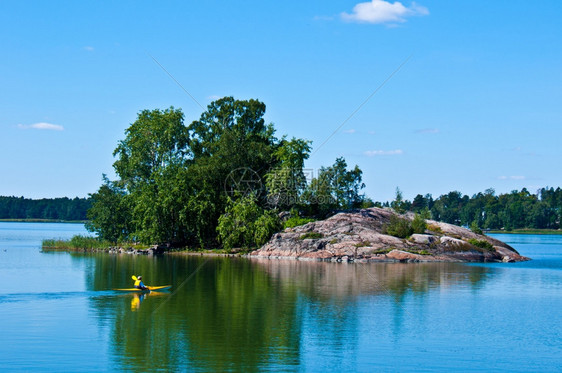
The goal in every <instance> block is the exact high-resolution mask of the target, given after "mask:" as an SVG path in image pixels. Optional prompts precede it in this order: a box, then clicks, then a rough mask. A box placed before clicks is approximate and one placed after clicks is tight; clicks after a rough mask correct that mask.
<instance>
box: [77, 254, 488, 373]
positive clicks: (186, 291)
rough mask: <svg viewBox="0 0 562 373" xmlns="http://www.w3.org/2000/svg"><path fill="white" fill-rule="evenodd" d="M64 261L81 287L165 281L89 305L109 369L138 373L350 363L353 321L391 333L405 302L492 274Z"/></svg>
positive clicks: (434, 266) (452, 267)
mask: <svg viewBox="0 0 562 373" xmlns="http://www.w3.org/2000/svg"><path fill="white" fill-rule="evenodd" d="M73 258H75V259H76V260H87V261H88V263H91V265H88V266H87V268H88V271H87V273H86V282H87V287H88V288H89V289H90V290H94V291H99V290H108V289H112V288H120V287H130V285H131V282H132V281H131V279H130V278H131V275H132V274H136V275H138V274H142V275H143V279H146V283H147V284H148V285H166V284H172V289H171V291H170V292H169V293H162V294H161V295H158V294H156V293H150V294H149V295H148V296H147V295H144V296H142V295H139V294H112V293H109V294H110V295H104V296H100V297H93V298H91V305H92V312H93V314H94V316H95V318H96V319H97V320H98V321H99V323H100V327H101V328H104V329H105V328H106V327H107V329H108V331H109V334H110V340H111V348H112V350H113V356H114V359H115V362H116V364H117V365H118V366H121V367H123V368H126V369H134V370H143V371H146V370H154V369H165V370H185V369H195V370H204V371H209V370H211V371H229V370H263V369H265V368H267V369H272V368H276V367H277V368H279V369H285V370H286V369H291V367H292V368H297V367H299V366H300V365H301V364H302V361H301V359H302V356H303V353H305V352H307V351H310V349H314V351H316V352H317V353H319V354H324V353H326V354H328V353H329V354H330V355H331V356H333V357H336V358H337V359H336V360H337V361H342V362H345V361H353V360H354V359H355V358H356V356H355V353H354V352H353V351H354V350H356V349H357V348H358V344H359V339H360V338H361V320H362V318H365V317H370V318H372V317H375V318H380V319H383V318H387V319H388V318H390V319H391V320H393V321H392V323H393V324H394V328H395V332H397V333H399V331H400V328H401V324H402V322H403V321H402V320H403V319H404V318H407V317H408V312H409V311H405V310H406V309H407V304H406V302H407V300H408V299H410V300H411V299H412V297H413V298H414V299H418V301H420V302H423V301H424V299H425V297H427V296H428V294H430V293H431V292H432V291H433V290H438V291H440V292H446V291H448V290H449V289H451V288H458V287H469V288H470V287H480V286H481V283H482V282H483V281H484V280H485V279H486V277H487V275H488V272H490V271H492V270H493V268H490V267H485V266H466V265H461V264H451V263H426V264H394V263H392V264H354V265H346V264H335V263H318V262H298V261H285V260H248V259H245V258H242V259H239V258H224V257H221V258H210V259H209V258H206V257H205V258H203V257H198V256H164V257H160V258H150V257H142V256H128V255H121V256H111V255H107V254H92V255H74V256H73ZM203 263H204V265H203V266H202V267H201V269H200V270H199V271H197V272H196V273H195V275H193V277H191V279H190V280H189V281H188V282H186V283H185V285H183V284H182V283H183V282H184V281H185V280H186V278H188V277H189V276H190V275H192V274H193V273H194V272H195V271H196V270H197V268H199V266H200V265H201V264H203ZM104 294H108V293H107V292H104ZM367 301H368V304H367V305H366V303H365V302H367ZM389 302H390V303H389ZM385 303H389V304H394V310H393V311H392V314H389V313H388V308H379V307H376V305H377V304H385ZM373 305H375V307H373ZM383 310H387V311H386V313H383ZM332 368H335V367H332ZM340 368H342V369H344V368H345V366H344V365H342V366H341V367H340Z"/></svg>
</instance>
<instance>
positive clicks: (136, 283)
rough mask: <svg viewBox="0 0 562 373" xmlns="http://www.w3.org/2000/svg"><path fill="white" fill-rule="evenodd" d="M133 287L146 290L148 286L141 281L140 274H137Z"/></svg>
mask: <svg viewBox="0 0 562 373" xmlns="http://www.w3.org/2000/svg"><path fill="white" fill-rule="evenodd" d="M135 287H136V288H137V289H141V290H148V288H147V287H146V286H145V285H144V284H143V283H142V276H138V277H137V279H136V280H135Z"/></svg>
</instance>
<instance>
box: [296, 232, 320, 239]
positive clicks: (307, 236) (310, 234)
mask: <svg viewBox="0 0 562 373" xmlns="http://www.w3.org/2000/svg"><path fill="white" fill-rule="evenodd" d="M322 237H324V235H323V234H322V233H318V232H307V233H305V234H303V235H302V236H300V237H299V238H300V239H301V240H306V239H319V238H322Z"/></svg>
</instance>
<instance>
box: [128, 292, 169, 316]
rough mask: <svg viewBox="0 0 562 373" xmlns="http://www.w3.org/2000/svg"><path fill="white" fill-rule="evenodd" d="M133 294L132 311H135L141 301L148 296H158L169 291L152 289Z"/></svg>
mask: <svg viewBox="0 0 562 373" xmlns="http://www.w3.org/2000/svg"><path fill="white" fill-rule="evenodd" d="M132 294H133V298H132V299H131V311H133V312H135V311H138V309H139V308H140V306H141V303H142V302H143V300H144V299H145V298H146V297H148V296H151V297H156V296H160V295H166V294H167V293H161V292H157V291H151V292H148V293H146V292H143V293H132Z"/></svg>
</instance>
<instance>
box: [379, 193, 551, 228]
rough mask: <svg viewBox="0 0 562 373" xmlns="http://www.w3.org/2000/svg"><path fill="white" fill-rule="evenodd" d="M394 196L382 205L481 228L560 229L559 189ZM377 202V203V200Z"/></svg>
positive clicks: (399, 194)
mask: <svg viewBox="0 0 562 373" xmlns="http://www.w3.org/2000/svg"><path fill="white" fill-rule="evenodd" d="M396 195H397V198H396V199H395V200H394V201H393V202H390V203H388V202H387V203H384V204H380V205H381V206H385V207H386V206H389V207H393V208H395V209H397V210H401V211H412V212H416V213H420V214H422V215H425V216H427V217H431V218H432V219H434V220H437V221H442V222H445V223H451V224H456V225H464V226H470V227H478V228H480V229H492V230H496V229H505V230H508V231H509V230H512V229H522V228H532V229H560V228H561V225H560V222H561V220H562V189H560V188H559V187H558V188H556V189H554V188H548V187H546V188H541V189H539V190H538V191H537V193H536V194H533V193H530V192H529V191H528V190H527V189H526V188H523V189H522V190H521V191H517V190H514V191H512V192H511V193H506V194H500V195H496V194H495V191H494V190H493V189H487V190H486V191H485V192H484V193H478V194H475V195H473V196H472V197H469V196H467V195H464V196H463V195H462V194H461V192H458V191H454V192H449V193H448V194H444V195H442V196H440V197H439V198H437V199H436V200H434V199H433V197H432V196H431V194H426V195H425V196H424V195H421V194H418V195H417V196H416V197H415V198H414V199H413V201H407V200H403V199H402V196H401V192H400V190H397V193H396ZM377 205H378V203H377Z"/></svg>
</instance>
